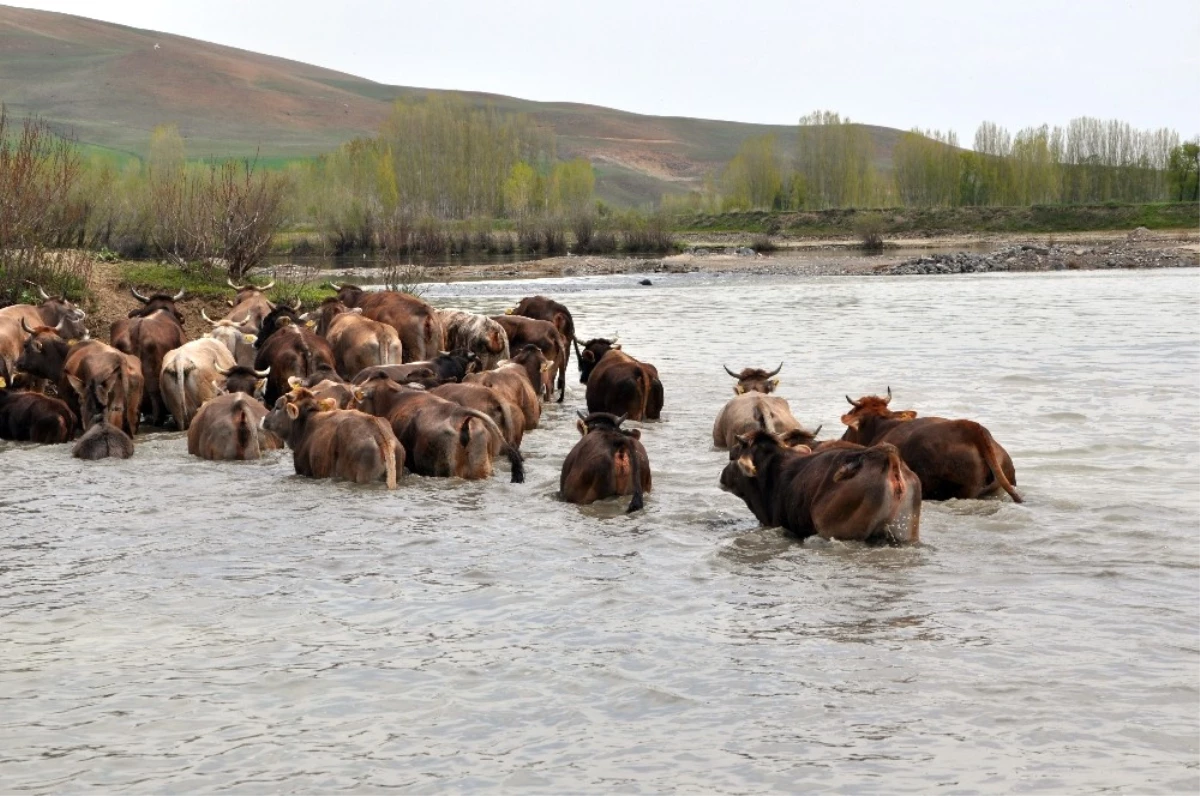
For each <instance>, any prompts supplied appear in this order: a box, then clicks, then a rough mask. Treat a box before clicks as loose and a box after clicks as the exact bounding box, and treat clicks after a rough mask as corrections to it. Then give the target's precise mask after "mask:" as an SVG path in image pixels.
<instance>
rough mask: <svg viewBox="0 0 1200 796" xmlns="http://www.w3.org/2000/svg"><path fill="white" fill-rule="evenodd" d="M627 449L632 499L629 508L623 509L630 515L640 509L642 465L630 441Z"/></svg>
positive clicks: (635, 447) (635, 448)
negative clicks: (631, 481)
mask: <svg viewBox="0 0 1200 796" xmlns="http://www.w3.org/2000/svg"><path fill="white" fill-rule="evenodd" d="M627 447H628V450H629V477H630V478H632V479H633V499H632V500H630V501H629V508H627V509H625V513H626V514H632V513H633V512H635V511H638V510H640V509H641V508H642V463H641V462H640V461H639V460H638V455H637V453H638V452H637V446H636V445H634V444H633V443H632V441H631V442H630V444H629V445H628V446H627Z"/></svg>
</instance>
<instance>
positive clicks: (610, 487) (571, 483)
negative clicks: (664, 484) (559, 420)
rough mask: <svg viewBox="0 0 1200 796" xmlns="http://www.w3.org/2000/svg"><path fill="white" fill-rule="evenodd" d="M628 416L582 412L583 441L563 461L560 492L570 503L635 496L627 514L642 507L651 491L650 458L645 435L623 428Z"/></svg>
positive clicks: (579, 424) (580, 419)
mask: <svg viewBox="0 0 1200 796" xmlns="http://www.w3.org/2000/svg"><path fill="white" fill-rule="evenodd" d="M624 421H625V418H624V417H617V416H616V415H612V414H609V413H607V412H594V413H592V414H590V415H589V414H585V413H584V412H580V413H579V420H578V421H577V423H576V426H577V427H578V429H579V433H580V434H582V435H583V438H582V439H581V440H579V442H576V443H575V447H573V448H571V452H570V453H568V454H567V458H566V459H564V460H563V465H562V473H561V475H560V476H559V481H558V485H559V491H560V492H561V493H562V497H563V500H565V501H567V502H568V503H578V504H580V505H586V504H588V503H592V502H594V501H597V500H602V499H604V498H607V497H613V496H615V495H633V498H632V499H631V500H630V501H629V507H628V508H627V509H626V510H625V511H626V513H629V512H632V511H637V510H638V509H640V508H642V496H643V494H644V493H646V492H649V491H650V485H651V478H650V457H649V456H647V455H646V448H645V447H644V446H643V445H642V443H641V436H642V434H641V432H640V431H638V430H637V429H633V430H632V431H626V430H624V429H622V428H621V423H623V422H624Z"/></svg>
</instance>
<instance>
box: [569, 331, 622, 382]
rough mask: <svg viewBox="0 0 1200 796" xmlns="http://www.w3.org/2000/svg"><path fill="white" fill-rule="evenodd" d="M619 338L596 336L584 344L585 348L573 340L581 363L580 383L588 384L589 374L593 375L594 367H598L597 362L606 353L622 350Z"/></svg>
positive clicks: (576, 355)
mask: <svg viewBox="0 0 1200 796" xmlns="http://www.w3.org/2000/svg"><path fill="white" fill-rule="evenodd" d="M619 339H620V338H617V337H614V338H613V339H611V340H608V339H605V338H603V337H595V338H592V339H591V340H588V341H587V342H586V343H584V344H583V350H580V348H579V343H577V342H575V341H574V340H572V341H571V344H572V345H574V346H575V358H576V360H577V361H578V363H579V383H580V384H587V380H588V376H590V375H592V368H594V367H596V363H597V362H599V361H600V359H601V358H602V357H603V356H604V355H605V354H607V353H608V352H609V351H620V350H621V344H620V343H619V342H618V340H619Z"/></svg>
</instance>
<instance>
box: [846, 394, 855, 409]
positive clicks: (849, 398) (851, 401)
mask: <svg viewBox="0 0 1200 796" xmlns="http://www.w3.org/2000/svg"><path fill="white" fill-rule="evenodd" d="M846 400H847V401H849V402H850V405H851V406H853V407H854V408H855V409H857V408H858V402H857V401H855V400H854V399H853V398H851V397H850V396H849V395H847V396H846Z"/></svg>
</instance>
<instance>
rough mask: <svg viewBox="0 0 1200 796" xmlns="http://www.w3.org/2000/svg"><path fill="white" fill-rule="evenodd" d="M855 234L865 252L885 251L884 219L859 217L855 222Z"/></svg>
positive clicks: (872, 215)
mask: <svg viewBox="0 0 1200 796" xmlns="http://www.w3.org/2000/svg"><path fill="white" fill-rule="evenodd" d="M854 232H855V234H856V235H858V240H859V246H860V247H861V248H862V249H863V250H864V251H871V252H874V251H883V219H882V218H880V217H879V216H878V215H875V214H873V213H872V214H869V215H862V216H859V217H858V218H857V219H856V220H855V221H854Z"/></svg>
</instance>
